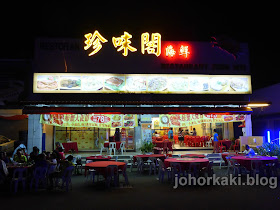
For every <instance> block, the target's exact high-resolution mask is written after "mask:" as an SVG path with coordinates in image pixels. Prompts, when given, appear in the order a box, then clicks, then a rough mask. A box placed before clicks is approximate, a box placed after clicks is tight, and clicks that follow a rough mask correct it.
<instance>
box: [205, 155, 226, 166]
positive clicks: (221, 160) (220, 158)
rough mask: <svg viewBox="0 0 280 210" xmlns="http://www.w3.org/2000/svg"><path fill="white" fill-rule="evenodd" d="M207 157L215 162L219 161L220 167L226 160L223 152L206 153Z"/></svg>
mask: <svg viewBox="0 0 280 210" xmlns="http://www.w3.org/2000/svg"><path fill="white" fill-rule="evenodd" d="M206 158H207V159H208V160H209V161H212V162H213V163H219V164H220V169H221V168H222V163H223V162H224V160H223V158H222V154H221V153H214V154H206Z"/></svg>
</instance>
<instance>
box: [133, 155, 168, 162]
mask: <svg viewBox="0 0 280 210" xmlns="http://www.w3.org/2000/svg"><path fill="white" fill-rule="evenodd" d="M137 157H140V158H142V160H143V161H147V160H148V159H149V157H155V158H160V159H161V160H162V161H163V160H164V159H165V155H163V154H151V155H135V156H133V162H136V158H137Z"/></svg>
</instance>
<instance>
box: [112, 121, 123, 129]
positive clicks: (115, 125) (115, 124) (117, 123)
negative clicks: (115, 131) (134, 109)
mask: <svg viewBox="0 0 280 210" xmlns="http://www.w3.org/2000/svg"><path fill="white" fill-rule="evenodd" d="M112 127H114V128H115V127H122V123H121V122H112Z"/></svg>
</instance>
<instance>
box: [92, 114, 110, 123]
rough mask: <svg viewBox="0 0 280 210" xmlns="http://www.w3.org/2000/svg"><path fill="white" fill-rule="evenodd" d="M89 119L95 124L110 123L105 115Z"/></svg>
mask: <svg viewBox="0 0 280 210" xmlns="http://www.w3.org/2000/svg"><path fill="white" fill-rule="evenodd" d="M90 119H91V120H92V121H93V122H96V123H107V122H109V121H110V117H108V116H105V115H93V116H92V117H91V118H90Z"/></svg>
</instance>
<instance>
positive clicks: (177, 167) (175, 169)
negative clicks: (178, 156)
mask: <svg viewBox="0 0 280 210" xmlns="http://www.w3.org/2000/svg"><path fill="white" fill-rule="evenodd" d="M170 166H171V176H172V183H174V181H175V175H176V174H177V176H178V178H180V177H181V176H184V172H183V171H182V168H181V164H180V163H172V162H171V163H170Z"/></svg>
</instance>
